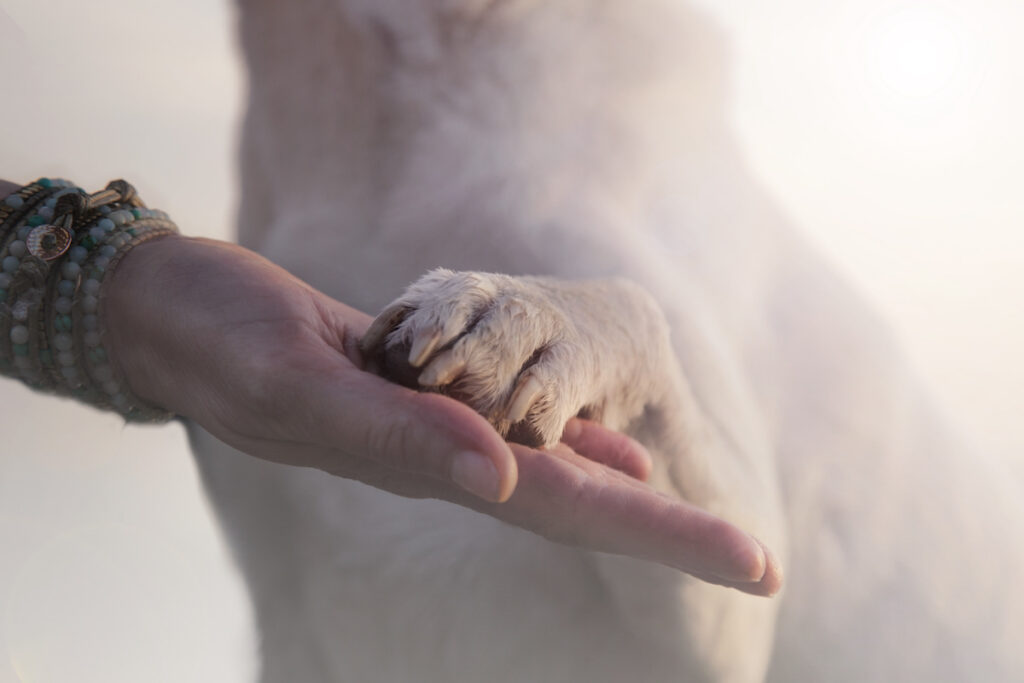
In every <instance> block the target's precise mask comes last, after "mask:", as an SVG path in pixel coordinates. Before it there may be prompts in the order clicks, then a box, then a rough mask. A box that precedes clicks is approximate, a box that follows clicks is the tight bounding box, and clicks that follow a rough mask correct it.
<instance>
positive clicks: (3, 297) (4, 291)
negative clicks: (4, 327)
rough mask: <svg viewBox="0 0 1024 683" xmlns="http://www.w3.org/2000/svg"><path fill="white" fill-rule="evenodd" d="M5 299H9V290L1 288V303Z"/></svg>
mask: <svg viewBox="0 0 1024 683" xmlns="http://www.w3.org/2000/svg"><path fill="white" fill-rule="evenodd" d="M5 301H7V290H6V289H0V304H2V303H3V302H5Z"/></svg>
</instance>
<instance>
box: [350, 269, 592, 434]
mask: <svg viewBox="0 0 1024 683" xmlns="http://www.w3.org/2000/svg"><path fill="white" fill-rule="evenodd" d="M566 303H567V302H566V301H565V300H564V298H563V297H560V296H559V290H558V288H557V284H555V283H554V282H553V281H547V280H544V279H542V278H515V277H510V276H505V275H495V274H490V273H476V272H452V271H449V270H443V269H438V270H434V271H432V272H430V273H428V274H427V275H425V276H424V277H422V278H421V279H420V280H418V281H417V282H415V283H414V284H413V285H411V286H410V287H409V288H408V289H407V290H406V292H405V294H404V295H402V296H401V297H400V298H399V299H397V300H396V301H395V302H394V303H392V304H391V305H390V306H388V307H387V308H386V309H385V310H384V311H383V312H382V313H381V314H380V315H379V316H378V317H377V319H376V320H374V322H373V324H372V325H371V326H370V328H369V329H368V330H367V332H366V334H365V335H364V337H363V339H362V340H361V342H360V348H361V351H362V354H363V358H364V359H365V361H366V362H367V366H368V368H369V369H371V370H373V371H375V372H377V373H378V374H380V375H382V376H383V377H385V378H387V379H390V380H392V381H395V382H398V383H400V384H403V385H405V386H408V387H411V388H415V389H418V390H427V391H436V392H439V393H442V394H446V395H448V396H451V397H453V398H455V399H458V400H460V401H462V402H464V403H466V404H468V405H469V406H471V407H472V408H474V409H475V410H476V411H477V412H479V413H480V414H481V415H483V416H484V417H485V418H486V419H487V420H488V421H489V422H490V423H491V424H492V425H493V426H494V427H495V429H497V431H498V432H499V433H500V434H501V435H502V436H504V437H506V438H508V439H509V440H511V441H516V442H519V443H524V444H527V445H530V446H553V445H554V444H556V443H558V440H559V438H560V437H561V435H562V431H563V429H564V427H565V423H566V422H567V421H568V420H569V419H570V418H571V417H573V416H575V415H577V414H582V415H584V416H587V417H593V413H594V412H595V411H598V410H600V403H601V397H600V393H601V392H600V391H599V388H598V387H596V386H595V381H594V380H595V379H596V376H597V374H598V373H597V372H596V368H597V366H599V365H600V363H599V360H598V359H597V358H595V352H594V351H595V349H594V347H593V344H592V343H591V342H590V341H589V339H588V337H589V336H590V335H589V334H586V333H597V332H598V331H597V330H581V329H579V325H578V324H577V322H576V321H574V320H573V319H572V317H571V315H570V312H569V311H567V310H566V309H567V308H569V307H568V306H567V305H566Z"/></svg>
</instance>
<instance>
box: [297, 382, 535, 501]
mask: <svg viewBox="0 0 1024 683" xmlns="http://www.w3.org/2000/svg"><path fill="white" fill-rule="evenodd" d="M314 383H315V384H314V386H313V387H311V390H310V391H309V392H308V394H309V396H308V398H306V399H305V400H304V406H305V408H306V409H307V410H309V411H310V412H311V417H310V419H309V424H310V425H312V426H313V428H314V429H315V430H316V431H317V433H316V434H313V435H310V438H312V439H314V440H315V441H316V442H317V443H319V444H320V445H322V446H325V447H328V448H334V449H338V450H341V451H344V452H347V453H349V454H352V455H355V456H358V457H363V458H368V459H370V460H374V461H376V462H378V463H380V464H381V465H383V466H385V467H388V468H391V469H394V470H398V471H402V472H409V473H416V474H425V475H428V476H431V477H434V478H437V479H440V480H444V481H452V482H455V483H456V484H458V485H460V486H461V487H462V488H464V489H465V490H467V491H469V492H471V493H473V494H475V495H477V496H479V497H481V498H483V499H485V500H488V501H493V502H501V501H504V500H507V499H508V497H509V496H510V495H511V494H512V490H513V489H514V488H515V485H516V479H517V468H516V462H515V459H514V458H513V457H512V453H511V451H510V450H509V447H508V445H507V444H506V443H505V442H504V441H503V440H502V439H501V437H500V436H499V435H498V434H497V432H495V431H494V428H493V427H491V426H490V425H489V424H488V423H487V421H486V420H484V418H482V417H480V416H479V415H478V414H477V413H476V412H474V411H473V410H472V409H471V408H469V407H468V406H466V405H463V404H462V403H459V402H457V401H455V400H453V399H450V398H447V397H444V396H440V395H438V394H424V393H418V392H415V391H411V390H409V389H406V388H404V387H401V386H398V385H396V384H391V383H390V382H387V381H386V380H383V379H381V378H380V377H377V376H376V375H371V374H370V373H367V372H362V371H360V370H358V369H356V368H352V367H344V368H340V369H338V370H337V371H334V372H331V373H328V374H322V375H319V376H318V377H317V378H316V379H315V380H314Z"/></svg>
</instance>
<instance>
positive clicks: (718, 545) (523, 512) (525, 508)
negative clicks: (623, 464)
mask: <svg viewBox="0 0 1024 683" xmlns="http://www.w3.org/2000/svg"><path fill="white" fill-rule="evenodd" d="M512 448H513V452H514V453H515V456H516V460H517V462H518V466H519V485H518V486H517V488H516V491H515V493H514V494H513V495H512V497H511V499H510V500H509V501H508V502H507V503H505V504H504V505H501V506H496V507H494V508H492V511H491V514H493V515H494V516H496V517H499V518H502V519H505V520H506V521H509V522H511V523H513V524H516V525H518V526H522V527H525V528H528V529H532V530H534V531H535V532H537V533H540V534H541V535H543V536H545V537H546V538H549V539H551V540H554V541H557V542H561V543H569V544H572V545H579V546H582V547H585V548H589V549H591V550H598V551H602V552H608V553H614V554H619V555H628V556H631V557H638V558H642V559H648V560H652V561H654V562H659V563H661V564H665V565H668V566H670V567H674V568H676V569H680V570H682V571H684V572H687V573H689V574H693V575H695V576H698V577H701V578H706V579H709V578H713V579H714V580H715V582H716V583H726V582H727V583H728V584H729V585H736V586H737V587H738V586H739V585H742V586H743V590H747V591H748V592H755V593H756V594H765V591H768V590H777V586H776V585H775V581H776V576H778V577H781V574H778V573H777V572H776V569H777V563H775V564H770V562H771V561H770V560H769V558H768V556H767V555H766V553H765V551H764V549H763V547H762V545H761V544H760V543H758V542H757V541H756V540H755V539H753V538H752V537H750V536H748V535H747V534H745V533H744V532H743V531H741V530H740V529H738V528H736V527H735V526H733V525H731V524H729V523H728V522H726V521H724V520H722V519H719V518H717V517H715V516H714V515H711V514H710V513H708V512H706V511H704V510H701V509H700V508H697V507H696V506H694V505H691V504H690V503H687V502H686V501H683V500H680V499H677V498H673V497H670V496H667V495H663V494H659V493H657V492H656V491H654V489H651V488H649V487H643V486H637V485H634V484H631V483H629V482H627V481H623V480H621V479H620V478H618V477H615V476H607V475H604V474H602V471H604V472H607V470H604V468H602V467H601V466H600V465H597V464H595V463H592V462H590V461H588V460H586V459H585V458H582V457H580V456H578V455H576V456H575V458H573V457H567V456H565V455H562V454H556V453H545V452H541V451H534V450H531V449H528V448H525V447H521V446H517V445H513V446H512ZM769 568H771V569H772V571H773V574H772V575H771V576H767V574H768V570H769ZM766 576H767V579H766Z"/></svg>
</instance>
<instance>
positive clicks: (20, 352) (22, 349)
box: [11, 344, 28, 356]
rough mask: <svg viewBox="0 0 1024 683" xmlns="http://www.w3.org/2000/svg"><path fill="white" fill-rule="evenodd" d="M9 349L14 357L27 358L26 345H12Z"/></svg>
mask: <svg viewBox="0 0 1024 683" xmlns="http://www.w3.org/2000/svg"><path fill="white" fill-rule="evenodd" d="M11 348H13V349H14V355H15V356H27V355H28V344H12V345H11Z"/></svg>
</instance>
